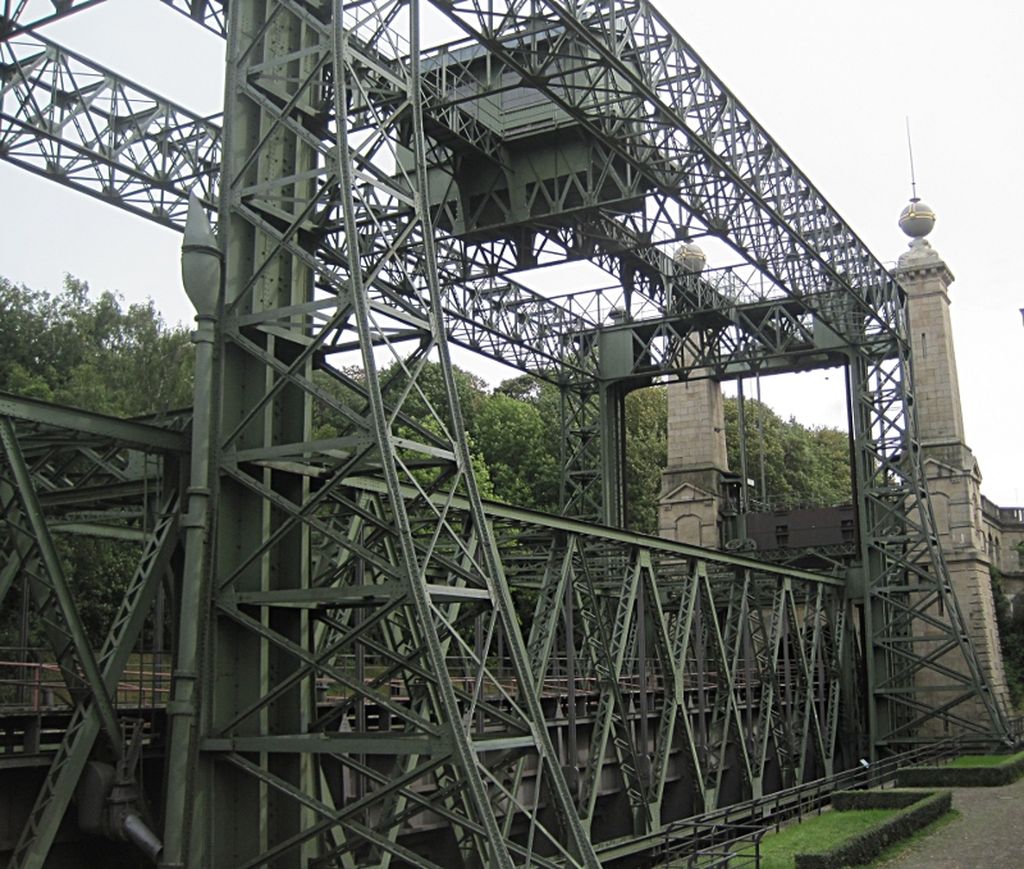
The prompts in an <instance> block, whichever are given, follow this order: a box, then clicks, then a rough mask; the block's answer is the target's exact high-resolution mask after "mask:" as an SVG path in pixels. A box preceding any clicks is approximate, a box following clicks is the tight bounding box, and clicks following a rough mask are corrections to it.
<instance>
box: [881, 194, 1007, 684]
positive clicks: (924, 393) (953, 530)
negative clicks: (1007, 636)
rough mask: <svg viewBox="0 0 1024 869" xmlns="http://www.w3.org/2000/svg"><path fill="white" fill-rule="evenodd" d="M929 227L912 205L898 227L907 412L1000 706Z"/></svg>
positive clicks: (994, 634)
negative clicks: (909, 398)
mask: <svg viewBox="0 0 1024 869" xmlns="http://www.w3.org/2000/svg"><path fill="white" fill-rule="evenodd" d="M934 223H935V215H934V214H933V213H932V212H931V209H929V208H928V207H927V206H926V205H924V204H923V203H921V202H920V201H918V200H916V199H915V200H912V201H911V203H910V205H909V206H907V208H906V209H904V211H903V214H902V215H901V217H900V226H901V228H902V229H903V230H904V232H906V233H907V235H909V236H910V237H911V239H912V241H911V243H910V249H909V250H907V251H906V252H905V253H904V254H903V255H902V256H901V257H900V258H899V261H898V263H897V267H896V279H897V280H898V281H899V283H900V285H901V286H902V287H903V289H904V290H905V291H906V293H907V309H908V327H909V331H910V346H911V364H912V366H913V384H914V408H915V417H916V420H917V437H918V442H919V444H920V446H921V453H922V457H923V460H924V469H925V479H926V481H927V486H928V492H929V494H930V497H931V503H932V509H933V511H934V514H935V523H936V529H937V531H938V537H939V547H940V549H941V550H942V554H943V557H944V558H945V560H946V563H947V565H948V566H949V572H950V577H951V580H952V584H953V590H954V592H955V593H956V595H957V599H958V601H959V603H960V608H961V610H962V612H963V615H964V618H965V620H966V622H967V628H968V632H969V634H970V637H971V641H972V643H973V644H974V647H975V650H976V651H977V654H978V657H979V660H980V663H981V666H982V668H983V670H984V672H985V675H986V678H987V681H988V683H989V685H990V686H991V688H992V690H993V692H994V693H995V695H996V696H997V697H998V698H999V699H1000V700H1001V701H1003V702H1004V703H1005V702H1006V701H1007V697H1008V693H1007V688H1006V675H1005V672H1004V669H1003V658H1002V652H1001V650H1000V647H999V631H998V627H997V625H996V617H995V609H994V605H993V601H992V581H991V575H990V567H991V563H990V553H989V549H988V547H987V545H986V526H985V522H984V518H983V514H982V500H981V472H980V470H979V468H978V463H977V461H976V460H975V458H974V454H973V453H972V452H971V450H970V447H968V445H967V439H966V436H965V433H964V422H963V413H962V410H961V406H960V382H959V378H958V376H957V368H956V352H955V349H954V346H953V330H952V324H951V320H950V298H949V288H950V285H951V284H952V283H953V273H952V272H951V271H950V269H949V267H948V266H947V265H946V263H945V262H944V261H943V260H942V258H941V257H940V256H939V254H938V253H937V252H936V251H935V249H934V248H933V247H932V246H931V245H930V244H929V243H928V241H927V240H926V239H925V236H926V235H927V234H928V233H929V232H930V231H931V228H932V226H933V225H934Z"/></svg>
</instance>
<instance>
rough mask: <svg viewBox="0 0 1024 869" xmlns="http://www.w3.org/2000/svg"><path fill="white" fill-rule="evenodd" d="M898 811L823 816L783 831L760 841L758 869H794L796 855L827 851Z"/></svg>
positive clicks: (872, 811) (874, 810) (828, 813)
mask: <svg viewBox="0 0 1024 869" xmlns="http://www.w3.org/2000/svg"><path fill="white" fill-rule="evenodd" d="M897 811H899V810H898V809H861V810H854V811H848V812H823V813H822V814H821V815H819V816H818V817H816V818H810V819H807V820H804V821H803V822H802V823H800V824H794V825H792V826H789V827H783V828H782V829H781V830H779V832H777V833H769V834H768V835H767V836H765V837H764V838H763V839H762V840H761V869H793V867H794V866H795V865H796V862H795V858H796V855H797V854H808V853H817V852H819V851H827V850H829V848H831V847H832V846H833V845H835V844H836V843H837V842H841V841H843V840H844V839H848V838H850V837H851V836H854V835H856V834H857V833H862V832H864V831H865V830H868V829H870V828H871V827H873V826H874V825H875V824H878V823H880V822H881V821H886V820H888V819H889V818H891V817H893V816H894V815H895V814H896V813H897Z"/></svg>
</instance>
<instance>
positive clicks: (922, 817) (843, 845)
mask: <svg viewBox="0 0 1024 869" xmlns="http://www.w3.org/2000/svg"><path fill="white" fill-rule="evenodd" d="M854 793H856V792H850V791H840V792H839V793H837V794H836V795H835V796H834V797H833V802H834V803H835V798H836V796H842V798H843V800H844V801H848V802H850V803H859V805H855V806H851V807H852V808H857V809H867V808H891V807H893V805H894V803H895V804H896V806H897V807H899V809H900V811H899V813H898V814H896V815H895V816H894V817H892V818H890V819H889V820H887V821H883V822H882V823H880V824H877V825H876V826H874V827H872V828H871V829H870V830H865V831H864V832H863V833H858V834H857V835H856V836H851V837H850V838H848V839H846V840H844V841H842V842H840V843H838V844H837V845H836V846H835V847H833V848H830V849H829V850H828V851H820V852H818V853H814V854H797V855H796V857H795V862H796V869H834V867H836V866H860V865H863V864H864V863H870V862H871V861H872V860H874V859H875V858H876V857H877V856H878V855H879V854H881V853H882V851H884V850H885V849H886V848H888V847H889V846H890V845H891V844H893V842H898V841H900V840H901V839H906V838H907V837H908V836H911V835H912V834H914V833H916V832H917V831H918V830H920V829H922V828H924V827H927V826H928V825H929V824H930V823H931V822H932V821H935V820H937V819H938V818H941V817H942V816H943V815H944V814H946V812H948V811H949V810H950V807H951V806H952V804H953V795H952V794H951V793H950V792H949V791H933V792H928V791H916V792H915V791H891V790H890V791H864V792H861V793H856V796H854ZM887 798H889V799H887ZM872 801H874V802H884V803H887V804H886V805H867V803H870V802H872ZM908 801H909V802H908ZM836 807H837V808H838V805H837V806H836Z"/></svg>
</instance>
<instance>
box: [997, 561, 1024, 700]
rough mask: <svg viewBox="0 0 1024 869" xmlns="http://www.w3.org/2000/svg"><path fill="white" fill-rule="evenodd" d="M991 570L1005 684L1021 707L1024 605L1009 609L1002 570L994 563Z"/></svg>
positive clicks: (1023, 690) (1023, 693)
mask: <svg viewBox="0 0 1024 869" xmlns="http://www.w3.org/2000/svg"><path fill="white" fill-rule="evenodd" d="M1022 546H1024V544H1022ZM990 572H991V575H992V602H993V604H994V605H995V610H996V623H997V624H998V625H999V645H1000V647H1001V648H1002V651H1003V667H1004V669H1005V671H1006V685H1007V687H1008V688H1009V689H1010V702H1011V703H1012V704H1013V706H1014V708H1016V709H1020V707H1021V703H1022V701H1024V607H1016V609H1017V612H1016V613H1014V612H1012V611H1011V607H1010V602H1009V601H1008V600H1007V599H1006V593H1005V591H1004V589H1003V577H1002V574H1001V573H1000V572H999V570H998V569H997V568H995V567H992V568H990Z"/></svg>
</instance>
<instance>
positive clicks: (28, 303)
mask: <svg viewBox="0 0 1024 869" xmlns="http://www.w3.org/2000/svg"><path fill="white" fill-rule="evenodd" d="M0 342H2V346H3V348H4V350H3V354H2V356H0V389H3V390H6V391H8V392H14V393H17V394H19V395H25V396H28V397H32V398H40V399H43V400H46V401H53V402H57V403H58V404H67V405H71V406H74V407H83V408H87V409H89V410H94V411H97V412H99V413H107V414H112V415H117V416H138V415H141V414H147V413H155V412H160V411H166V410H172V409H176V408H180V407H185V406H187V405H188V404H189V403H190V401H191V390H192V387H191V380H192V358H193V354H192V349H191V346H190V344H189V339H188V333H187V332H186V330H184V329H181V328H169V327H168V326H167V325H166V324H165V323H164V321H163V320H162V319H161V317H160V315H159V313H158V312H157V310H156V307H155V306H154V304H153V302H152V300H150V301H148V302H146V303H145V304H133V305H129V306H128V308H127V309H125V308H124V307H123V306H122V300H121V299H120V298H119V297H118V296H117V295H115V294H114V293H111V292H104V293H101V294H100V295H99V297H98V298H96V299H93V298H91V297H90V294H89V286H88V284H86V283H84V282H83V281H79V280H77V279H76V278H72V277H70V276H68V277H67V278H66V279H65V282H64V288H63V290H62V291H61V292H60V293H58V294H56V295H50V294H49V293H44V292H37V291H34V290H29V289H27V288H25V287H20V286H17V285H15V284H12V283H10V282H9V281H7V280H4V279H3V278H0Z"/></svg>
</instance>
